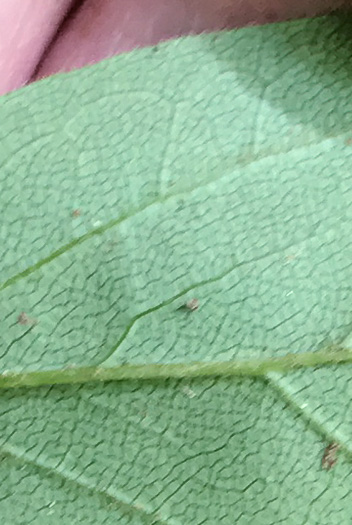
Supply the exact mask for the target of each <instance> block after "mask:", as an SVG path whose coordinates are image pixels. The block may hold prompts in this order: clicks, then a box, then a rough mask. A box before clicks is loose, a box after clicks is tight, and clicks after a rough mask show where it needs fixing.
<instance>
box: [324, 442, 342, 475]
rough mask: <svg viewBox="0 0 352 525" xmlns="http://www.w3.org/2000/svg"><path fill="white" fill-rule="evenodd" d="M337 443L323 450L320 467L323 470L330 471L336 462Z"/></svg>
mask: <svg viewBox="0 0 352 525" xmlns="http://www.w3.org/2000/svg"><path fill="white" fill-rule="evenodd" d="M339 448H340V447H339V445H338V443H330V445H328V446H327V447H326V449H325V450H324V454H323V458H322V460H321V466H322V468H323V469H325V470H330V469H331V468H332V467H333V466H334V465H335V464H336V462H337V451H338V450H339Z"/></svg>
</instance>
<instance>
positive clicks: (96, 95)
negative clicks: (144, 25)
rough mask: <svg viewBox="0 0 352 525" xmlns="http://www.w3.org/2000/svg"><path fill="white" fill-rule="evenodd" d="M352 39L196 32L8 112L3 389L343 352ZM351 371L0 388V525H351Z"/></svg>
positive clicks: (79, 75) (3, 151) (60, 83)
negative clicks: (88, 374)
mask: <svg viewBox="0 0 352 525" xmlns="http://www.w3.org/2000/svg"><path fill="white" fill-rule="evenodd" d="M350 34H351V23H350V22H349V21H348V20H346V19H344V20H343V21H341V20H340V19H339V18H337V17H328V18H322V19H316V20H308V21H307V20H306V21H299V22H293V23H288V24H279V25H271V26H266V27H256V28H247V29H242V30H238V31H231V32H227V33H219V34H212V35H202V36H198V37H190V38H185V39H180V40H178V41H174V42H170V43H166V44H163V45H160V46H158V48H157V51H156V52H155V50H154V49H144V50H138V51H136V52H133V53H130V54H126V55H123V56H120V57H117V58H114V59H111V60H108V61H105V62H103V63H101V64H99V65H96V66H94V67H90V68H86V69H84V70H81V71H77V72H74V73H70V74H68V75H59V76H57V77H54V78H51V79H47V80H45V81H42V82H40V83H38V84H35V85H32V86H29V87H27V88H25V89H24V90H21V91H18V92H16V93H13V94H10V95H8V96H6V97H3V98H2V99H0V121H1V127H0V180H1V193H0V210H1V224H0V243H1V246H2V248H3V250H2V257H1V276H0V278H1V283H0V315H1V333H0V349H1V355H0V371H1V372H2V374H4V373H5V375H4V377H11V375H13V374H15V375H16V374H17V375H18V374H20V375H22V376H24V375H26V374H27V377H28V374H41V373H44V372H45V371H46V370H59V371H60V370H66V371H68V372H70V371H71V370H73V371H74V370H75V369H77V368H85V367H93V368H94V367H98V368H103V369H105V370H109V369H113V368H114V367H115V368H116V367H119V366H120V365H126V366H134V365H135V366H139V365H142V366H144V365H145V366H146V367H149V366H156V365H158V366H161V365H177V364H183V365H185V366H187V364H189V365H191V363H193V362H199V363H210V362H228V361H229V362H248V361H251V362H255V361H258V360H261V361H262V360H265V361H266V362H267V361H268V360H275V359H281V358H284V356H285V355H287V354H295V355H296V356H297V359H304V358H305V357H304V355H306V354H305V353H306V352H318V353H319V352H320V353H321V354H324V352H326V349H329V348H335V347H341V346H343V347H346V348H350V347H351V341H350V332H351V322H352V316H351V308H350V282H351V277H352V266H351V260H352V243H351V241H350V235H349V231H350V227H351V222H352V211H351V210H352V208H351V205H350V202H351V197H352V184H351V183H352V172H351V158H352V146H351V144H352V82H351V77H352V69H351V61H350V56H351V49H350V47H351V46H350ZM192 298H197V299H198V300H199V308H198V309H197V310H196V311H187V310H186V309H182V308H180V307H182V305H184V304H185V303H186V302H187V301H188V300H190V299H192ZM351 370H352V367H351V365H348V364H345V365H341V366H330V367H327V368H320V369H309V370H303V371H302V370H301V371H296V372H293V373H290V374H288V375H285V376H284V375H281V374H280V373H278V372H273V371H271V372H269V373H268V374H267V375H266V376H265V377H261V378H256V379H254V378H225V377H222V378H221V377H217V378H209V377H208V378H190V377H188V378H186V377H181V378H179V379H176V378H169V379H166V380H165V381H160V380H159V381H157V380H155V379H152V378H151V379H145V380H143V381H141V380H138V379H135V380H131V381H123V382H116V383H114V382H111V383H97V384H93V383H92V384H86V385H80V384H76V385H73V384H72V385H61V386H45V387H40V388H37V389H25V388H17V389H8V390H3V391H2V392H1V395H0V436H1V437H0V439H1V442H0V454H1V459H2V461H1V468H0V476H2V478H3V479H2V480H1V483H0V514H1V516H4V523H11V524H14V525H16V524H23V523H30V524H32V523H34V524H42V523H43V524H45V525H47V524H49V525H50V524H54V523H55V524H56V523H58V522H59V523H60V522H61V523H84V524H90V523H92V524H97V523H99V524H100V523H102V524H104V523H109V524H110V523H116V522H118V523H121V524H124V523H126V524H127V523H130V524H133V525H134V524H137V525H138V524H170V525H181V524H182V525H185V524H192V525H201V524H209V525H210V524H221V525H227V524H229V525H230V524H231V525H233V523H236V525H247V524H248V523H251V524H254V525H273V524H279V523H285V524H297V525H301V524H308V525H314V524H319V525H321V524H329V525H330V524H334V523H349V521H350V508H349V507H350V504H349V494H350V492H351V489H352V481H351V477H350V475H349V473H350V458H351V457H352V416H351V414H352V410H351V408H352V407H351V406H350V405H351V401H350V400H351V398H352V385H351V381H350V373H351ZM16 377H17V376H16ZM329 441H336V442H338V443H339V444H340V452H339V456H338V462H337V464H336V466H335V467H334V468H333V469H331V470H329V471H324V470H322V468H321V458H322V456H323V452H324V448H325V447H326V445H327V443H328V442H329Z"/></svg>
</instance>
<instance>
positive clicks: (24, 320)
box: [17, 312, 38, 325]
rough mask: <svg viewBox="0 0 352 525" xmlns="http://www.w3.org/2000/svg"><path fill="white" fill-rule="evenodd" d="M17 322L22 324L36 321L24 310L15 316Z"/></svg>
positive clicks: (30, 323) (31, 323)
mask: <svg viewBox="0 0 352 525" xmlns="http://www.w3.org/2000/svg"><path fill="white" fill-rule="evenodd" d="M17 322H18V324H23V325H35V324H37V322H38V321H37V320H36V319H33V317H29V316H28V315H27V314H26V313H25V312H21V313H20V315H19V316H18V317H17Z"/></svg>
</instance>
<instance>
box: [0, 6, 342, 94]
mask: <svg viewBox="0 0 352 525" xmlns="http://www.w3.org/2000/svg"><path fill="white" fill-rule="evenodd" d="M346 4H349V5H351V4H352V0H349V1H347V0H295V1H293V0H128V1H126V0H85V1H82V0H81V1H78V2H77V1H76V0H45V2H41V1H35V0H1V1H0V44H1V45H0V71H1V75H0V94H4V93H6V92H9V91H12V90H14V89H17V88H19V87H21V86H23V85H25V84H27V83H28V82H30V81H33V80H37V79H39V78H42V77H44V76H48V75H52V74H54V73H58V72H60V71H70V70H72V69H76V68H80V67H83V66H84V65H86V64H91V63H94V62H99V61H100V60H102V59H104V58H107V57H110V56H113V55H115V54H118V53H122V52H126V51H130V50H131V49H133V48H136V47H141V46H148V45H155V44H157V43H158V42H160V41H162V40H166V39H170V38H176V37H178V36H181V35H187V34H195V33H201V32H203V31H214V30H217V29H224V28H233V27H241V26H245V25H249V24H264V23H270V22H275V21H279V20H287V19H291V18H299V17H304V16H314V15H319V14H322V13H326V12H328V11H329V10H331V9H336V8H337V7H339V6H343V5H346Z"/></svg>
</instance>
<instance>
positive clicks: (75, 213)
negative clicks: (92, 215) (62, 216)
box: [72, 208, 82, 217]
mask: <svg viewBox="0 0 352 525" xmlns="http://www.w3.org/2000/svg"><path fill="white" fill-rule="evenodd" d="M81 214H82V212H81V210H80V209H79V208H77V209H76V210H73V212H72V217H79V216H80V215H81Z"/></svg>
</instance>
